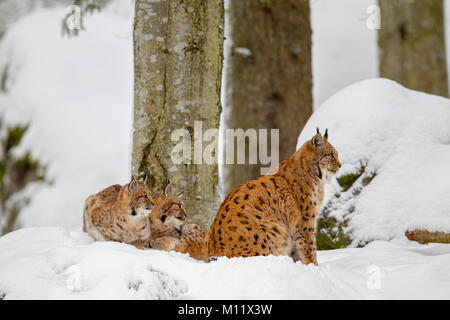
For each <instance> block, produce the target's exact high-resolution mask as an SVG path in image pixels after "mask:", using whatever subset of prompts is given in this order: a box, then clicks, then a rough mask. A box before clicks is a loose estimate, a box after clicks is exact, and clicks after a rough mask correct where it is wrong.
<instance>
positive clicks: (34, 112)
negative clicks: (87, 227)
mask: <svg viewBox="0 0 450 320" xmlns="http://www.w3.org/2000/svg"><path fill="white" fill-rule="evenodd" d="M124 2H130V1H128V0H121V1H113V2H112V3H111V4H110V6H108V7H107V8H105V9H104V10H102V12H101V13H100V14H94V15H90V16H87V17H86V18H85V20H84V25H85V27H86V31H81V32H80V34H79V36H78V37H72V38H70V39H69V38H68V37H61V22H62V18H63V17H64V16H65V14H66V8H65V7H63V6H61V7H56V8H52V9H38V10H36V11H34V12H32V13H31V14H28V15H26V16H24V17H23V18H22V19H20V20H19V21H17V22H16V23H15V24H13V25H12V26H11V27H10V29H9V30H8V33H7V34H6V35H5V37H4V39H2V42H1V45H0V70H3V68H4V66H5V65H9V67H10V70H11V71H10V74H11V78H10V79H9V80H8V83H7V88H8V92H7V93H6V94H5V93H1V94H0V110H1V114H2V115H4V116H5V117H6V121H7V122H8V123H26V122H29V123H30V124H31V126H30V129H29V130H28V132H27V134H26V136H25V138H24V145H23V146H22V149H30V150H32V153H33V155H34V156H36V157H37V158H38V159H39V160H40V161H41V162H42V163H44V164H46V165H47V166H48V180H50V181H53V184H52V185H45V186H43V187H39V188H37V186H36V187H34V188H33V187H31V188H29V190H28V192H29V193H30V194H31V193H32V195H33V197H32V202H31V204H30V205H29V206H27V207H26V208H25V209H24V210H23V211H22V213H21V216H20V222H21V225H22V226H25V227H27V226H49V225H60V226H66V227H74V228H75V227H80V226H81V223H82V221H81V220H82V219H81V216H82V215H81V210H82V209H81V208H82V204H83V201H84V199H85V198H86V197H87V196H88V195H89V194H92V193H96V192H98V191H99V190H101V189H103V188H104V187H105V186H108V185H112V184H116V183H122V184H123V183H126V182H127V180H128V179H129V172H130V169H129V166H130V165H129V163H130V155H131V150H130V148H131V147H130V145H131V124H132V104H133V69H132V68H133V67H132V63H133V51H132V29H131V28H132V23H131V21H132V20H131V19H132V17H131V15H132V10H131V8H132V5H131V3H128V4H127V5H124Z"/></svg>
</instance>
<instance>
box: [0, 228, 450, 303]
mask: <svg viewBox="0 0 450 320" xmlns="http://www.w3.org/2000/svg"><path fill="white" fill-rule="evenodd" d="M318 260H319V267H315V266H313V265H309V266H304V265H302V264H301V263H294V262H293V260H292V259H290V258H288V257H274V256H269V257H252V258H233V259H227V258H220V259H219V260H217V261H215V262H211V263H205V262H200V261H196V260H194V259H192V258H189V257H188V256H187V255H183V254H181V253H176V252H165V251H157V250H145V251H144V250H138V249H136V248H134V247H132V246H129V245H126V244H123V243H118V242H93V240H92V239H91V238H90V236H88V235H87V234H86V233H84V232H81V231H70V230H67V229H64V228H34V229H22V230H19V231H15V232H12V233H9V234H7V235H5V236H3V237H2V238H0V297H3V299H379V298H387V299H403V298H425V299H433V298H435V299H449V298H450V277H449V273H448V265H449V264H450V246H449V245H445V244H433V245H420V244H417V243H414V242H410V241H408V240H406V239H403V240H395V241H394V242H385V241H374V242H372V243H370V244H369V245H367V246H366V247H365V248H348V249H340V250H330V251H319V253H318Z"/></svg>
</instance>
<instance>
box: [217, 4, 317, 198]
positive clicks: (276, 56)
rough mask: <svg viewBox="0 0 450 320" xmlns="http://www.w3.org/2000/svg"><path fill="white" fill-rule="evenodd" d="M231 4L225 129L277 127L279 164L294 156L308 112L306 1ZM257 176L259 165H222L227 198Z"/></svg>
mask: <svg viewBox="0 0 450 320" xmlns="http://www.w3.org/2000/svg"><path fill="white" fill-rule="evenodd" d="M229 6H230V7H229V19H230V28H231V38H232V42H233V47H232V52H231V54H230V61H229V64H228V70H226V72H227V73H226V77H227V93H226V97H227V100H226V101H227V108H229V110H228V112H227V114H228V117H227V119H226V120H225V121H226V127H227V128H233V129H237V128H242V129H244V130H246V129H248V128H267V129H280V159H279V160H280V161H282V160H284V159H287V158H288V157H289V156H290V155H291V154H292V153H294V152H295V147H296V143H297V137H298V135H299V134H300V131H301V130H302V128H303V126H304V125H305V123H306V121H307V120H308V118H309V116H310V115H311V113H312V70H311V26H310V9H309V1H308V0H283V1H274V0H267V1H263V0H230V4H229ZM269 150H270V149H269ZM259 175H260V165H259V164H258V165H251V164H245V165H227V166H225V170H224V179H223V181H224V185H225V186H224V188H225V190H224V191H225V194H226V193H227V192H228V191H230V190H231V189H232V188H233V187H235V186H237V185H239V184H241V183H242V182H244V181H246V180H249V179H254V178H256V177H258V176H259Z"/></svg>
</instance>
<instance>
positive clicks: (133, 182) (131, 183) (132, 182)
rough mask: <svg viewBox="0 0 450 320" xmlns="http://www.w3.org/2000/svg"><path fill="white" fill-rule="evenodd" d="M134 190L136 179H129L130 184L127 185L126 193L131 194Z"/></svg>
mask: <svg viewBox="0 0 450 320" xmlns="http://www.w3.org/2000/svg"><path fill="white" fill-rule="evenodd" d="M136 189H137V181H136V179H135V178H134V177H133V178H132V179H131V181H130V183H129V184H128V191H129V192H130V193H133V192H135V191H136Z"/></svg>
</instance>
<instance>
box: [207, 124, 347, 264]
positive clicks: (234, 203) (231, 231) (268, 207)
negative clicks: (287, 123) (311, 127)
mask: <svg viewBox="0 0 450 320" xmlns="http://www.w3.org/2000/svg"><path fill="white" fill-rule="evenodd" d="M340 167H341V163H340V162H339V159H338V154H337V151H336V150H335V149H334V147H333V146H332V145H331V144H330V143H329V142H328V132H327V131H325V135H324V136H322V135H321V134H320V132H319V129H317V134H316V135H315V136H314V137H313V138H312V139H311V140H310V141H307V142H305V143H304V144H303V146H302V147H301V148H300V149H299V150H298V151H297V152H295V153H294V154H293V155H292V156H291V157H289V159H287V160H285V161H282V162H281V163H280V164H279V166H278V170H276V173H274V174H271V175H265V176H261V177H259V178H257V179H255V180H251V181H248V182H246V183H244V184H242V185H240V186H238V187H236V188H234V189H233V190H232V191H231V192H230V193H229V194H228V196H227V197H226V198H225V200H224V201H223V202H222V203H221V205H220V207H219V209H218V211H217V214H216V217H215V220H214V222H213V224H212V225H211V228H210V229H209V231H208V234H207V235H206V237H205V246H206V247H207V248H206V249H207V250H208V254H207V256H209V257H214V256H227V257H249V256H258V255H263V256H265V255H269V254H273V255H287V256H290V257H292V259H294V261H299V260H300V261H301V262H302V263H304V264H309V263H313V264H315V265H317V259H316V226H317V216H318V209H319V208H320V206H321V203H322V202H323V196H324V188H325V183H326V182H330V181H331V177H332V176H333V175H334V174H335V173H336V172H337V171H338V170H339V168H340Z"/></svg>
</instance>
